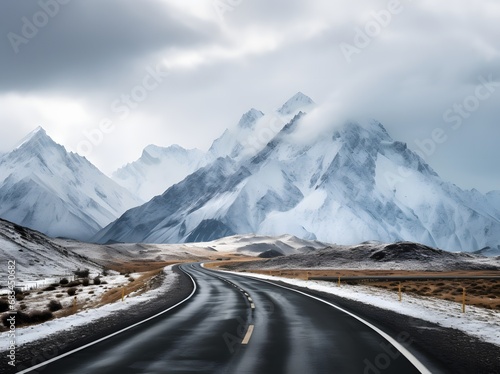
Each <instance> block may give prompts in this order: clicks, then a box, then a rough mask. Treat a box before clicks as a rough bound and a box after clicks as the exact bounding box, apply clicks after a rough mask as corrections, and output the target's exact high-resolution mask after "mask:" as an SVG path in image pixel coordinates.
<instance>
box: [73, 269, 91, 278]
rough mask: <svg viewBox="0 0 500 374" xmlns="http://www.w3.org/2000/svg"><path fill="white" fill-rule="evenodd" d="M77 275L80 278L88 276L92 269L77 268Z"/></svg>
mask: <svg viewBox="0 0 500 374" xmlns="http://www.w3.org/2000/svg"><path fill="white" fill-rule="evenodd" d="M74 273H75V275H76V276H77V277H78V278H88V277H89V274H90V271H89V269H85V270H80V269H78V270H76V271H75V272H74Z"/></svg>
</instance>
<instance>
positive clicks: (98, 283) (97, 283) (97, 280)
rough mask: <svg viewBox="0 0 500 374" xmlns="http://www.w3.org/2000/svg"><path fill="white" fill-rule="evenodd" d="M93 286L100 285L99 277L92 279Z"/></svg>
mask: <svg viewBox="0 0 500 374" xmlns="http://www.w3.org/2000/svg"><path fill="white" fill-rule="evenodd" d="M94 284H95V285H96V286H98V285H100V284H101V278H99V277H95V278H94Z"/></svg>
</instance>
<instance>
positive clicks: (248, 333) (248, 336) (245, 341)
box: [241, 325, 254, 345]
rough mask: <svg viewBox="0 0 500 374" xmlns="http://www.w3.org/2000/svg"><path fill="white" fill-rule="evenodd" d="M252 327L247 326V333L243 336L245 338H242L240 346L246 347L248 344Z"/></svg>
mask: <svg viewBox="0 0 500 374" xmlns="http://www.w3.org/2000/svg"><path fill="white" fill-rule="evenodd" d="M253 327H254V326H253V325H250V326H248V330H247V333H246V334H245V337H244V338H243V341H242V342H241V345H247V344H248V342H249V341H250V338H251V337H252V333H253Z"/></svg>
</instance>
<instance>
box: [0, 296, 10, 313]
mask: <svg viewBox="0 0 500 374" xmlns="http://www.w3.org/2000/svg"><path fill="white" fill-rule="evenodd" d="M8 310H9V302H8V301H7V300H5V299H1V300H0V313H3V312H6V311H8Z"/></svg>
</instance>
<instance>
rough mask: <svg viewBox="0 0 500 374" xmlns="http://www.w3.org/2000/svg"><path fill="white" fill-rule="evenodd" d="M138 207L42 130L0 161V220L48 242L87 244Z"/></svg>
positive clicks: (38, 130) (31, 134) (127, 196)
mask: <svg viewBox="0 0 500 374" xmlns="http://www.w3.org/2000/svg"><path fill="white" fill-rule="evenodd" d="M141 203H142V201H141V200H140V199H138V198H135V197H134V196H133V195H131V194H130V193H129V192H128V191H126V190H125V189H124V188H122V187H120V186H119V185H117V184H116V183H115V182H113V181H112V180H111V179H109V178H108V177H107V176H105V175H104V174H103V173H101V172H100V171H99V170H98V169H97V168H96V167H95V166H93V165H92V164H91V163H90V162H89V161H87V159H85V158H83V157H80V156H79V155H77V154H75V153H71V152H67V151H66V149H65V148H64V147H63V146H61V145H59V144H57V143H55V142H54V141H53V140H52V139H51V138H50V137H49V136H48V135H47V133H46V132H45V130H43V129H42V128H41V127H39V128H37V129H36V130H35V131H33V132H32V133H30V134H29V135H28V136H27V137H26V138H25V139H23V141H22V142H21V143H20V144H19V145H18V146H17V147H16V148H15V149H14V150H13V151H11V152H10V153H8V154H6V155H4V156H3V157H2V158H1V159H0V217H2V218H4V219H7V220H9V221H12V222H15V223H17V224H19V225H22V226H26V227H30V228H32V229H36V230H38V231H41V232H43V233H45V234H47V235H49V236H53V237H55V236H66V237H71V238H76V239H81V240H85V239H89V238H90V237H91V236H92V235H93V234H95V233H96V232H97V231H98V230H100V229H101V228H102V227H103V226H105V225H106V224H108V223H109V222H111V221H113V220H114V219H116V218H117V217H119V216H120V215H121V214H123V212H125V211H126V210H127V209H130V208H131V207H133V206H137V205H139V204H141Z"/></svg>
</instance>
